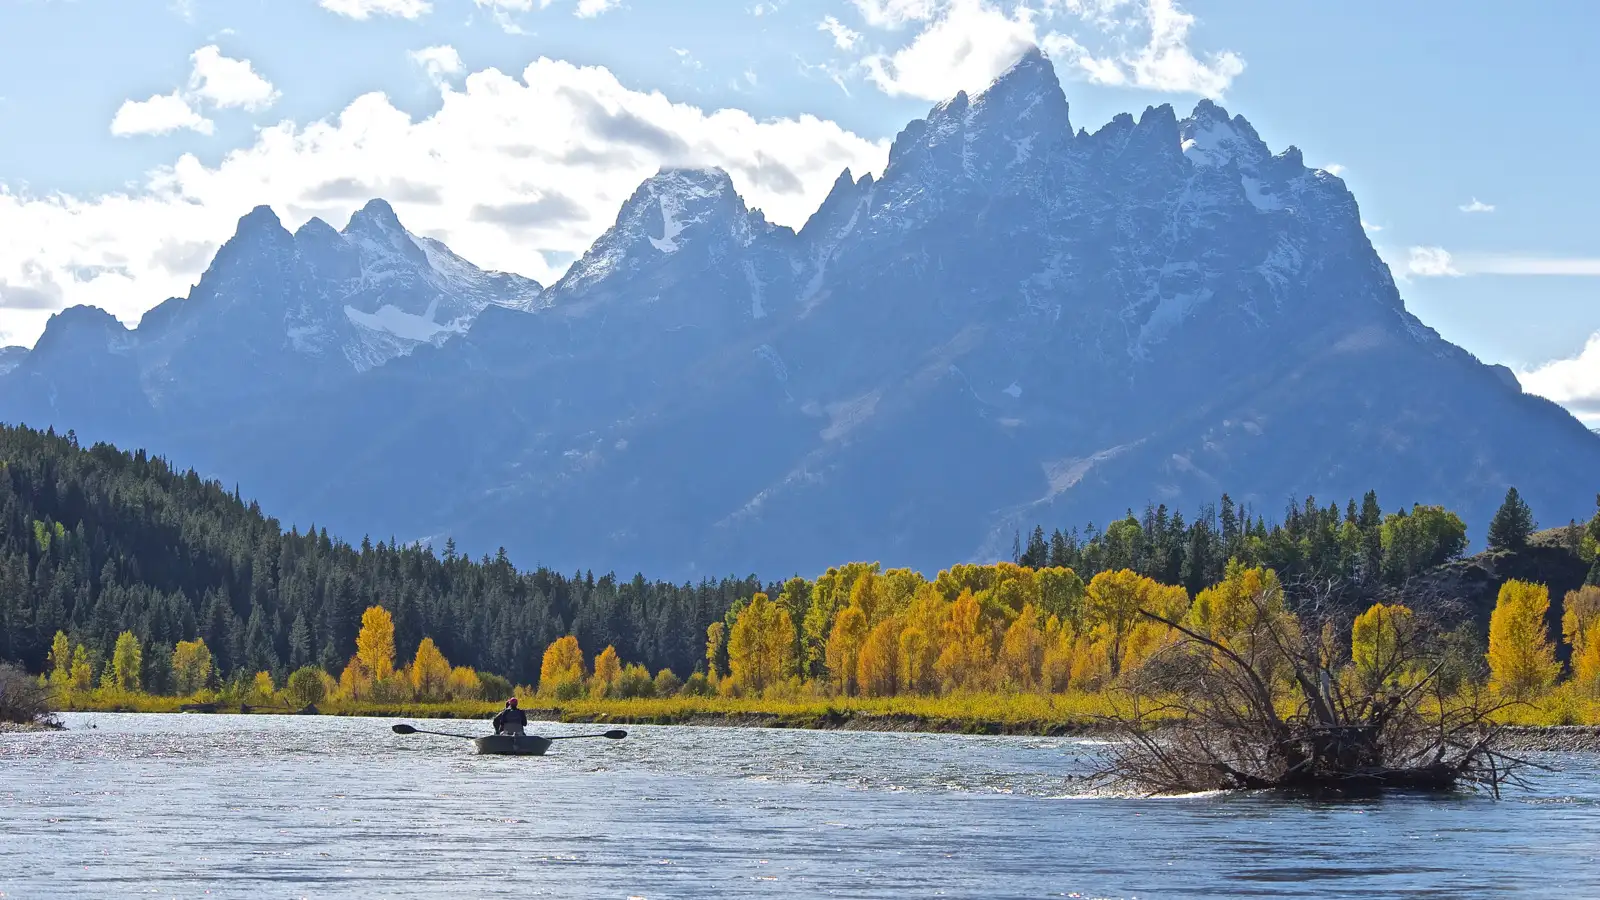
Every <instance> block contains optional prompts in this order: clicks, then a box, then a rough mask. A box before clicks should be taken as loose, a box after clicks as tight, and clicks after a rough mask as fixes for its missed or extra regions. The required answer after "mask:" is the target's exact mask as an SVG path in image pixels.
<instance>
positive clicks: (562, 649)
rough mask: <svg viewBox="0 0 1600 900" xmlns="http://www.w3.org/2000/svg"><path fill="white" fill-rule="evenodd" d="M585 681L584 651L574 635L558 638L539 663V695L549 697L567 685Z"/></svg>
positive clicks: (547, 648) (545, 650)
mask: <svg viewBox="0 0 1600 900" xmlns="http://www.w3.org/2000/svg"><path fill="white" fill-rule="evenodd" d="M582 681H583V649H582V648H581V647H579V646H578V639H577V638H576V637H573V636H572V635H570V634H569V635H567V636H566V637H563V638H557V639H556V640H554V641H552V642H551V643H550V646H548V647H546V648H544V658H543V659H542V660H540V662H539V693H541V694H544V695H546V696H549V695H551V694H554V693H556V691H557V690H559V689H560V688H561V686H562V685H565V684H579V683H581V682H582Z"/></svg>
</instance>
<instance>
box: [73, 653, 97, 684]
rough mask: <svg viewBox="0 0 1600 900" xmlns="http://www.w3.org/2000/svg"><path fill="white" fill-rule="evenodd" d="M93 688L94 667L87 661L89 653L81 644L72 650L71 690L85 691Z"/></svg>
mask: <svg viewBox="0 0 1600 900" xmlns="http://www.w3.org/2000/svg"><path fill="white" fill-rule="evenodd" d="M93 686H94V665H93V664H92V663H91V662H90V661H89V651H88V650H86V649H84V646H83V645H82V644H77V645H75V646H73V648H72V689H73V690H75V691H87V690H88V689H89V688H91V687H93Z"/></svg>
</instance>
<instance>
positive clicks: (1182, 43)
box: [822, 0, 1245, 100]
mask: <svg viewBox="0 0 1600 900" xmlns="http://www.w3.org/2000/svg"><path fill="white" fill-rule="evenodd" d="M853 2H854V4H855V6H856V9H857V11H858V12H859V13H860V14H861V17H862V19H863V21H864V22H865V24H866V25H868V26H869V27H873V28H878V29H880V30H883V31H887V32H890V33H893V32H895V31H896V30H898V29H901V28H903V27H904V26H907V25H911V24H917V25H919V26H920V30H919V31H917V32H916V33H915V34H914V35H913V36H912V37H911V39H910V41H909V42H908V43H906V44H904V45H903V46H901V47H899V49H896V50H892V51H891V50H884V49H879V50H876V51H873V52H871V53H867V54H866V55H865V56H863V57H862V58H861V60H860V61H859V66H860V71H862V72H864V73H865V75H866V77H867V79H868V80H869V81H871V82H872V83H874V84H876V85H877V86H878V88H879V89H880V90H882V91H884V92H885V93H887V94H890V95H893V96H900V95H909V96H914V97H920V98H922V99H925V100H943V99H945V98H947V97H949V96H951V95H953V94H954V93H955V92H956V91H958V90H966V91H973V90H977V89H981V88H982V87H984V86H985V85H987V84H988V83H989V81H991V80H992V79H993V78H994V77H995V76H997V75H999V74H1000V73H1001V72H1003V71H1005V68H1006V67H1007V66H1008V65H1010V64H1011V62H1012V61H1014V60H1015V59H1016V57H1017V55H1018V54H1020V53H1021V52H1022V51H1023V50H1024V49H1025V48H1027V47H1029V46H1038V47H1040V48H1042V49H1043V50H1044V51H1045V53H1046V54H1047V55H1048V56H1050V58H1051V59H1052V60H1054V61H1055V62H1056V64H1057V67H1058V69H1059V70H1060V71H1061V72H1062V74H1063V75H1064V76H1067V77H1073V76H1076V77H1079V78H1082V79H1083V80H1086V81H1089V82H1092V83H1095V84H1103V85H1109V86H1114V87H1131V88H1139V89H1143V90H1152V91H1161V92H1170V93H1187V94H1198V95H1201V96H1207V97H1221V96H1222V95H1223V93H1224V92H1225V91H1226V90H1227V89H1228V87H1229V86H1230V85H1231V84H1232V83H1233V80H1234V79H1235V78H1237V77H1238V76H1239V75H1240V74H1241V73H1242V72H1243V71H1244V68H1245V62H1244V60H1243V59H1242V58H1241V57H1240V56H1239V55H1238V54H1237V53H1234V52H1233V51H1228V50H1225V51H1221V52H1218V53H1209V54H1200V55H1197V54H1196V53H1195V52H1194V51H1193V50H1191V49H1190V43H1191V38H1192V30H1193V27H1194V25H1195V17H1194V16H1193V15H1191V14H1189V13H1188V12H1186V11H1184V9H1183V8H1182V7H1181V6H1180V5H1179V4H1178V2H1177V0H1021V2H1018V3H1015V4H1010V5H1003V4H1002V3H1000V2H999V0H853ZM822 27H823V30H825V31H830V32H832V33H834V34H835V36H836V46H837V47H838V48H839V49H842V50H849V49H851V48H852V47H853V46H855V45H856V42H854V41H851V42H849V43H848V44H847V43H846V42H844V41H842V40H839V39H838V37H837V35H838V32H836V31H834V30H833V29H831V28H830V27H829V26H828V24H827V22H826V20H825V21H824V24H823V26H822ZM841 27H842V26H841ZM863 43H864V41H863Z"/></svg>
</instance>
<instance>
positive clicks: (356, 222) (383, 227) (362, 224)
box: [344, 197, 405, 234]
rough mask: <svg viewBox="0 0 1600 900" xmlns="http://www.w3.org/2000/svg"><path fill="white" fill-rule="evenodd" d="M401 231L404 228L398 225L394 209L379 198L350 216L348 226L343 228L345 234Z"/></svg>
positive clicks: (397, 217)
mask: <svg viewBox="0 0 1600 900" xmlns="http://www.w3.org/2000/svg"><path fill="white" fill-rule="evenodd" d="M403 231H405V228H404V227H403V226H401V224H400V217H399V216H397V215H395V212H394V207H392V206H390V205H389V201H387V200H384V199H382V198H381V197H380V198H374V199H372V200H369V201H367V205H366V206H363V207H361V208H360V209H358V210H356V211H355V213H354V214H353V215H351V216H350V222H349V224H347V225H345V227H344V232H345V234H350V233H352V232H356V233H360V232H366V233H381V234H392V233H395V232H403Z"/></svg>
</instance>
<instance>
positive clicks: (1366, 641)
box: [1350, 603, 1413, 689]
mask: <svg viewBox="0 0 1600 900" xmlns="http://www.w3.org/2000/svg"><path fill="white" fill-rule="evenodd" d="M1412 623H1413V616H1412V614H1411V609H1410V608H1409V607H1405V606H1401V605H1399V604H1395V605H1392V606H1385V605H1384V604H1382V603H1374V604H1373V605H1372V606H1371V608H1369V609H1368V610H1367V611H1366V612H1364V613H1362V614H1361V615H1359V616H1356V620H1355V623H1354V624H1353V625H1351V627H1350V660H1351V662H1352V663H1353V664H1354V665H1355V670H1356V677H1357V678H1359V679H1360V681H1361V683H1362V684H1363V685H1364V686H1366V687H1367V688H1368V689H1374V688H1377V687H1379V686H1380V685H1382V684H1383V683H1384V682H1385V681H1393V680H1395V679H1396V678H1398V677H1399V676H1401V675H1404V674H1406V673H1404V672H1401V671H1400V670H1399V665H1400V661H1401V659H1402V658H1403V657H1404V656H1407V655H1409V654H1406V653H1405V652H1404V651H1405V648H1406V644H1407V643H1409V642H1410V641H1411V637H1412Z"/></svg>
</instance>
